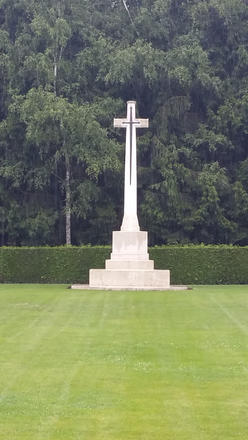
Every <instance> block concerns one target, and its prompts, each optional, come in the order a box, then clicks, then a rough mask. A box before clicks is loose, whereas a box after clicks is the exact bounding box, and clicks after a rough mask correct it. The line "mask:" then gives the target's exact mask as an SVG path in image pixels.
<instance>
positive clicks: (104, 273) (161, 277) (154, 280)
mask: <svg viewBox="0 0 248 440" xmlns="http://www.w3.org/2000/svg"><path fill="white" fill-rule="evenodd" d="M89 285H90V287H92V288H94V287H108V286H112V287H124V288H127V289H128V288H129V287H130V288H131V287H141V288H142V287H146V286H147V287H148V286H149V287H150V286H153V287H154V288H155V287H163V288H168V287H169V286H170V271H169V270H142V269H127V270H125V269H117V270H114V269H90V272H89Z"/></svg>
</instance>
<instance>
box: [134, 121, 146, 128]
mask: <svg viewBox="0 0 248 440" xmlns="http://www.w3.org/2000/svg"><path fill="white" fill-rule="evenodd" d="M134 122H138V124H139V128H148V127H149V119H136V120H135V121H134Z"/></svg>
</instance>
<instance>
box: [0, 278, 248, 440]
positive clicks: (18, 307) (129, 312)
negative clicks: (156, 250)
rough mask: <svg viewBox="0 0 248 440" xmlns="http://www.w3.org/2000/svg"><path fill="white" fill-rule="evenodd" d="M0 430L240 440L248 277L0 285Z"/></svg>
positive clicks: (246, 396)
mask: <svg viewBox="0 0 248 440" xmlns="http://www.w3.org/2000/svg"><path fill="white" fill-rule="evenodd" d="M0 368H1V371H0V439H1V440H31V439H32V440H48V439H49V440H105V439H106V440H128V439H135V440H229V439H235V440H241V439H242V440H247V439H248V286H226V287H224V286H213V287H212V286H201V287H194V289H193V290H190V291H171V292H89V291H88V292H87V291H75V290H74V291H71V290H68V289H67V288H66V286H58V285H57V286H43V285H16V286H13V285H0Z"/></svg>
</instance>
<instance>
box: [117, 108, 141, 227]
mask: <svg viewBox="0 0 248 440" xmlns="http://www.w3.org/2000/svg"><path fill="white" fill-rule="evenodd" d="M135 106H136V102H135V101H128V102H127V117H126V118H125V119H114V127H120V128H125V129H126V149H125V183H124V215H123V221H122V225H121V231H130V232H134V231H139V230H140V227H139V222H138V217H137V155H136V128H147V127H148V126H149V120H148V119H136V110H135Z"/></svg>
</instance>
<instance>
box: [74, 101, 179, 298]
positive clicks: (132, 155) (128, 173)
mask: <svg viewBox="0 0 248 440" xmlns="http://www.w3.org/2000/svg"><path fill="white" fill-rule="evenodd" d="M114 127H116V128H124V129H125V130H126V150H125V183H124V214H123V221H122V225H121V229H120V231H113V235H112V253H111V257H110V259H109V260H106V262H105V269H90V273H89V286H88V288H90V289H117V290H118V289H128V290H132V289H133V290H165V289H170V271H169V270H155V269H154V262H153V260H150V259H149V254H148V238H147V232H146V231H140V227H139V221H138V216H137V154H136V130H137V128H147V127H148V119H138V118H136V102H135V101H128V103H127V117H126V118H123V119H114ZM72 288H80V286H72ZM82 288H83V286H82ZM85 288H87V287H86V286H85Z"/></svg>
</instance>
